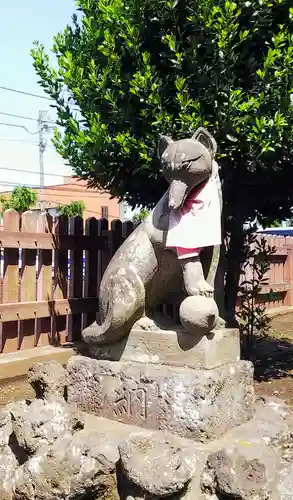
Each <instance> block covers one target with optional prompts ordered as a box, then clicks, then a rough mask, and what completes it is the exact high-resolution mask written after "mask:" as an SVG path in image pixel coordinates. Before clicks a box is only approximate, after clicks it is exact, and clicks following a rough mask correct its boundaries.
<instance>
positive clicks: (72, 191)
mask: <svg viewBox="0 0 293 500" xmlns="http://www.w3.org/2000/svg"><path fill="white" fill-rule="evenodd" d="M34 173H36V174H39V172H34ZM46 175H52V174H46ZM54 175H57V174H54ZM58 177H59V176H58ZM60 177H67V176H66V175H64V176H63V175H60ZM1 185H3V186H6V185H7V186H25V187H30V188H32V189H40V186H36V185H35V184H23V183H20V182H18V183H17V182H12V181H1V180H0V186H1ZM59 186H63V184H56V185H55V186H45V188H44V189H45V190H46V189H50V191H55V192H54V193H46V192H45V196H49V195H51V194H52V195H53V196H58V197H59V196H60V197H62V198H64V197H66V198H68V196H69V195H70V194H71V195H73V194H76V195H79V194H80V195H83V196H84V195H86V197H87V198H96V199H99V198H103V199H104V200H105V201H109V199H106V198H105V196H102V195H99V194H98V192H97V194H96V193H93V192H90V193H89V194H87V193H86V192H85V190H84V189H80V190H77V189H72V190H70V189H64V188H61V189H60V188H59ZM55 188H58V189H55ZM60 191H61V193H60ZM62 191H63V192H64V191H65V192H66V193H67V194H65V193H62ZM45 201H50V200H45Z"/></svg>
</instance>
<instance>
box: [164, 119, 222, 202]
mask: <svg viewBox="0 0 293 500" xmlns="http://www.w3.org/2000/svg"><path fill="white" fill-rule="evenodd" d="M216 151H217V143H216V141H215V139H214V138H213V137H212V135H211V134H210V133H209V132H208V131H207V130H205V129H204V128H199V129H198V130H197V131H196V132H195V134H194V135H193V136H192V137H191V138H190V139H181V140H179V141H173V140H172V139H171V138H169V137H166V136H161V138H160V141H159V145H158V154H159V157H160V159H161V163H162V170H163V175H164V176H165V178H166V180H167V182H168V183H169V186H170V187H169V200H168V204H169V208H171V209H173V210H178V209H179V208H181V207H182V205H183V204H184V201H185V199H186V196H187V195H188V194H189V193H190V191H191V190H192V189H194V188H196V187H197V186H200V185H201V184H203V183H204V182H206V181H207V180H208V179H209V178H210V177H211V176H212V174H213V159H214V156H215V154H216Z"/></svg>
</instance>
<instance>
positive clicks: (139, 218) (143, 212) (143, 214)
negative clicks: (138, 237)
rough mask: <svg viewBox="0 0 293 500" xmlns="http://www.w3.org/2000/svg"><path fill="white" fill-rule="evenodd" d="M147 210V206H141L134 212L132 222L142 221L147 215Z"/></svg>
mask: <svg viewBox="0 0 293 500" xmlns="http://www.w3.org/2000/svg"><path fill="white" fill-rule="evenodd" d="M149 213H150V212H149V210H148V209H147V208H142V209H141V210H140V211H139V212H137V213H136V214H134V216H133V217H132V221H133V222H143V221H144V220H145V219H146V218H147V216H148V215H149Z"/></svg>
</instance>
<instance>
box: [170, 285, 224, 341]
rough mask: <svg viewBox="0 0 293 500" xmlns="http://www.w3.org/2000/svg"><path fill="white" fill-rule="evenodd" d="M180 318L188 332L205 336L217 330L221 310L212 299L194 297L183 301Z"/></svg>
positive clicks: (200, 296)
mask: <svg viewBox="0 0 293 500" xmlns="http://www.w3.org/2000/svg"><path fill="white" fill-rule="evenodd" d="M179 316H180V321H181V324H182V326H183V327H184V328H185V330H186V331H187V332H189V333H191V334H192V335H198V336H200V335H201V336H203V335H206V334H207V333H209V332H210V331H211V330H212V329H213V328H215V326H216V324H217V321H218V319H219V310H218V306H217V304H216V302H215V300H214V299H213V298H212V297H206V296H204V295H194V296H191V297H187V298H186V299H184V300H183V302H182V303H181V305H180V309H179Z"/></svg>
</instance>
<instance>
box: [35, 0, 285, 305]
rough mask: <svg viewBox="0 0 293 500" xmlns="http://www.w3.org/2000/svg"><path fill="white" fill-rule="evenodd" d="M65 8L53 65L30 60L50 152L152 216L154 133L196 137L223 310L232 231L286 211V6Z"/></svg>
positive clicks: (42, 56)
mask: <svg viewBox="0 0 293 500" xmlns="http://www.w3.org/2000/svg"><path fill="white" fill-rule="evenodd" d="M76 3H77V6H78V10H79V14H80V15H79V16H77V15H74V16H73V22H72V25H71V26H67V27H66V28H65V30H64V31H63V32H60V33H59V34H58V35H57V36H56V37H55V38H54V45H53V54H54V55H55V56H56V64H55V65H54V64H53V63H52V62H51V57H50V55H48V54H47V53H46V52H45V50H44V47H43V46H42V45H41V44H39V43H36V45H35V48H34V49H33V50H32V56H33V60H34V67H35V69H36V72H37V74H38V75H39V77H40V83H41V85H42V87H43V88H44V90H45V91H46V92H47V94H48V95H49V96H51V97H52V99H53V100H55V102H56V109H57V114H58V122H59V125H60V128H59V129H58V130H56V132H55V145H56V147H57V149H58V151H59V152H60V153H61V155H62V156H63V157H64V158H66V159H68V160H69V162H70V163H71V165H72V166H73V168H74V169H75V172H76V174H77V175H79V176H80V177H81V178H84V179H87V180H88V181H89V184H90V185H91V186H95V185H101V186H103V187H104V188H106V189H108V190H110V192H111V194H112V195H115V196H120V197H123V198H124V199H125V200H126V201H127V202H128V203H129V204H130V205H132V206H135V205H143V206H152V205H153V204H154V203H155V201H157V200H158V198H159V197H160V195H161V194H162V192H163V191H164V190H165V189H166V183H165V181H164V180H163V178H162V175H161V172H160V164H159V160H158V159H157V154H156V147H155V144H156V142H157V140H158V137H159V135H160V134H161V133H163V134H169V135H171V136H172V137H173V138H174V139H178V138H180V137H186V136H188V135H189V134H192V132H193V131H194V130H195V129H196V128H197V127H198V126H199V125H201V126H204V127H206V128H208V129H209V130H210V132H212V133H213V135H214V136H215V138H216V140H217V142H218V149H219V154H218V159H219V163H220V165H221V167H222V168H221V175H222V178H223V181H224V182H223V189H224V228H225V233H226V234H227V235H228V239H227V241H228V242H229V244H228V258H227V264H228V269H227V276H226V284H227V285H226V286H227V290H229V293H228V295H227V297H228V299H227V300H228V304H227V307H228V308H229V309H230V310H231V311H232V310H233V308H234V305H235V294H236V290H237V286H238V277H239V273H240V262H241V258H240V254H241V252H239V249H241V248H242V247H243V244H244V234H243V224H244V222H245V221H248V220H254V219H255V217H258V219H259V221H260V222H261V221H262V218H263V217H265V218H266V220H270V219H272V220H275V219H280V220H282V219H284V218H286V217H287V216H288V213H289V208H290V207H291V206H292V205H293V199H292V198H293V190H292V184H293V169H292V152H293V148H292V137H293V134H292V130H293V106H292V95H293V77H292V75H293V37H292V34H293V25H292V18H293V8H292V0H249V1H247V2H242V1H239V0H237V1H232V0H175V1H174V0H165V1H164V2H159V3H158V2H155V1H154V0H125V1H122V0H78V1H77V2H76ZM233 296H234V299H233V298H231V297H233ZM229 297H230V298H231V300H230V298H229ZM229 301H230V302H229Z"/></svg>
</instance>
